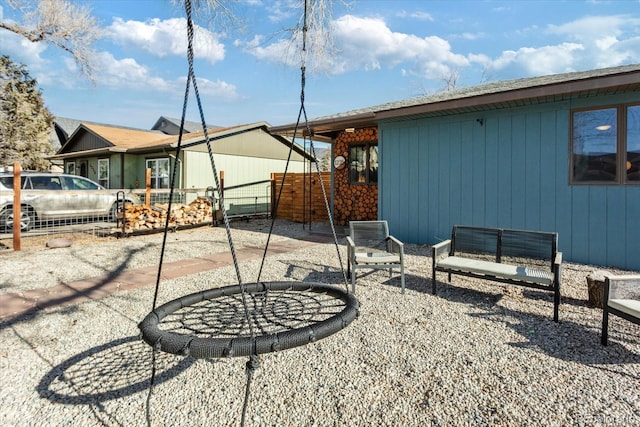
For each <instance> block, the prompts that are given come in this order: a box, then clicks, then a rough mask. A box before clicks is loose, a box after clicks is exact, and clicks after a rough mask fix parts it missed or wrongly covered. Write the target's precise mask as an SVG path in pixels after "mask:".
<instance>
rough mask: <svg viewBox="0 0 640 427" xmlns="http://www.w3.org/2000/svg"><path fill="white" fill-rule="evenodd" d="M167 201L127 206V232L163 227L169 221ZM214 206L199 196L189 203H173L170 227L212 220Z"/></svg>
mask: <svg viewBox="0 0 640 427" xmlns="http://www.w3.org/2000/svg"><path fill="white" fill-rule="evenodd" d="M168 209H169V205H168V204H167V203H155V204H154V205H153V206H145V205H127V206H126V208H125V214H124V217H125V229H126V230H127V232H132V231H138V230H149V229H156V228H162V227H164V226H165V223H166V222H167V211H168ZM212 215H213V207H212V205H211V201H210V200H209V199H206V198H204V197H198V198H197V199H195V200H194V201H193V202H191V203H189V204H188V205H185V204H181V203H173V204H171V216H170V217H169V226H170V227H176V226H177V227H179V226H184V225H196V224H201V223H204V222H211V219H212Z"/></svg>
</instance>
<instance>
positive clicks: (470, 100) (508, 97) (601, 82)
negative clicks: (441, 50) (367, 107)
mask: <svg viewBox="0 0 640 427" xmlns="http://www.w3.org/2000/svg"><path fill="white" fill-rule="evenodd" d="M629 85H635V86H639V85H640V71H635V72H630V73H626V74H618V75H611V76H599V77H592V78H586V79H581V80H573V81H569V82H558V83H551V84H546V85H540V86H533V87H527V88H519V89H513V90H507V91H502V92H495V93H489V94H482V95H477V96H471V97H465V98H456V99H450V100H445V101H440V102H434V103H428V104H419V105H413V106H408V107H400V108H395V109H390V110H383V111H378V112H376V113H375V117H376V120H385V119H393V118H398V117H407V116H415V115H422V114H429V113H434V112H445V111H448V110H460V109H465V108H478V107H485V106H491V105H496V104H503V103H509V102H514V101H524V100H532V99H537V98H548V97H557V96H562V95H569V94H574V93H575V94H577V93H584V92H590V91H600V92H601V91H603V90H605V89H608V88H616V87H624V86H629Z"/></svg>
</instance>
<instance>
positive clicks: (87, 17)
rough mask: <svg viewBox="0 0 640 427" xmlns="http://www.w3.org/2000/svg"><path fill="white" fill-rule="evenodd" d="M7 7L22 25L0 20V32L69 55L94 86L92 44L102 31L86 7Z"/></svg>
mask: <svg viewBox="0 0 640 427" xmlns="http://www.w3.org/2000/svg"><path fill="white" fill-rule="evenodd" d="M7 3H9V5H10V6H12V7H13V8H14V9H17V10H19V11H20V12H21V14H22V18H23V22H22V23H14V22H10V21H7V20H3V21H0V28H3V29H5V30H8V31H11V32H13V33H15V34H18V35H20V36H22V37H25V38H26V39H27V40H29V41H32V42H34V43H38V42H46V43H49V44H51V45H53V46H56V47H58V48H60V49H62V50H64V51H66V52H68V53H69V54H71V55H72V56H73V59H74V60H75V62H76V64H77V65H78V67H79V68H80V70H81V72H82V74H84V75H85V76H86V77H87V78H88V79H89V80H91V81H92V82H95V75H94V70H95V66H94V62H93V58H94V51H93V44H94V43H95V42H96V40H97V39H98V38H100V36H101V31H100V29H99V27H98V25H97V23H96V20H95V18H94V17H93V16H92V15H91V11H90V10H89V9H88V8H87V7H84V6H81V5H76V4H73V3H71V2H70V1H69V0H7Z"/></svg>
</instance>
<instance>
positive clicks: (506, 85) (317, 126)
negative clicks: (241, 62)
mask: <svg viewBox="0 0 640 427" xmlns="http://www.w3.org/2000/svg"><path fill="white" fill-rule="evenodd" d="M629 90H640V64H632V65H625V66H620V67H612V68H603V69H598V70H590V71H580V72H572V73H564V74H553V75H547V76H540V77H530V78H523V79H516V80H505V81H499V82H494V83H488V84H484V85H479V86H471V87H467V88H461V89H457V90H453V91H448V92H440V93H437V94H432V95H425V96H419V97H415V98H410V99H406V100H401V101H395V102H388V103H385V104H380V105H376V106H372V107H366V108H361V109H357V110H351V111H347V112H343V113H338V114H334V115H330V116H324V117H319V118H316V119H313V120H311V121H310V122H309V125H310V128H311V130H312V132H313V134H314V136H315V137H317V138H318V139H323V138H322V137H323V136H324V137H325V138H328V139H331V138H332V137H333V135H335V134H336V133H337V132H339V131H342V130H344V129H345V128H351V127H356V128H358V127H370V126H375V125H376V124H377V123H378V122H379V121H381V120H385V119H394V118H399V117H411V116H441V115H449V114H456V113H464V112H473V111H483V110H488V109H493V108H502V107H513V106H519V105H528V104H538V103H546V102H554V101H558V100H562V99H569V98H576V97H590V96H596V95H602V94H610V93H617V92H620V91H629ZM294 129H295V124H289V125H283V126H275V127H271V128H270V129H269V130H270V132H272V133H277V134H282V135H291V134H292V132H293V130H294Z"/></svg>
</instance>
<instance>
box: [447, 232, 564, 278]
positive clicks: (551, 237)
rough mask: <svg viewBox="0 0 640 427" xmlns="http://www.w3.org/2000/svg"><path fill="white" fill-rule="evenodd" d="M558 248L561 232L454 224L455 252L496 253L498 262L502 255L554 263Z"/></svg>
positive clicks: (452, 252) (453, 239) (452, 238)
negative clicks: (559, 233)
mask: <svg viewBox="0 0 640 427" xmlns="http://www.w3.org/2000/svg"><path fill="white" fill-rule="evenodd" d="M557 248H558V233H550V232H544V231H529V230H513V229H504V228H486V227H472V226H466V225H454V226H453V230H452V232H451V253H450V255H455V254H456V252H458V253H459V252H464V253H472V254H487V255H493V256H494V257H495V261H496V262H501V261H502V257H517V258H529V259H536V260H543V261H549V267H550V269H552V270H553V262H554V259H555V257H556V253H557V250H558V249H557Z"/></svg>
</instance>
